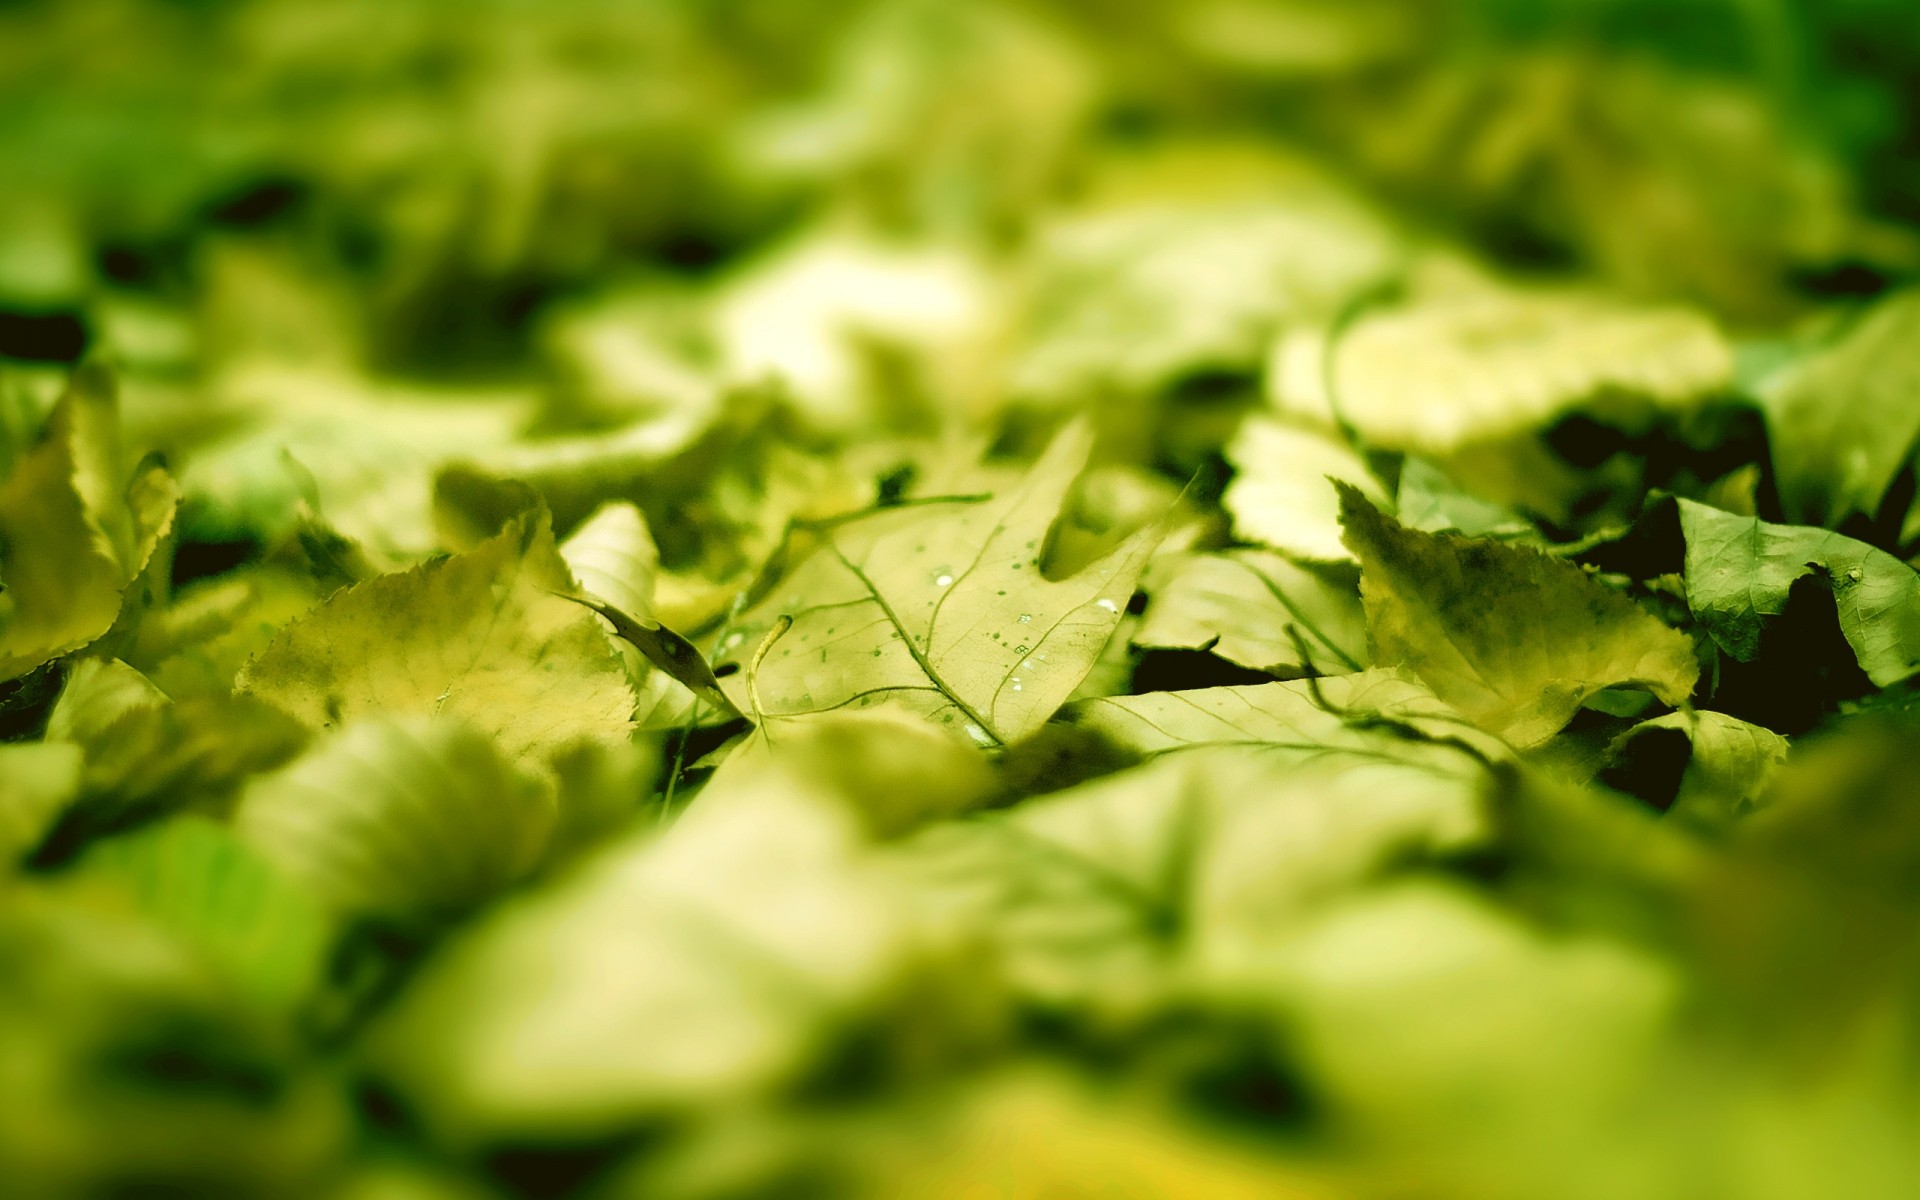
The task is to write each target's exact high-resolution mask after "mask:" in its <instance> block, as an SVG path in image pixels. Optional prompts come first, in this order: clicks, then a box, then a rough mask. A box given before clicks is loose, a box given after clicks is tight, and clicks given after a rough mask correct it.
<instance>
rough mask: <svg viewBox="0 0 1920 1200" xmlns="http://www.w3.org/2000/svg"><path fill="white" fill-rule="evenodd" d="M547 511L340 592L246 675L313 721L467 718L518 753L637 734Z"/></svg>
mask: <svg viewBox="0 0 1920 1200" xmlns="http://www.w3.org/2000/svg"><path fill="white" fill-rule="evenodd" d="M572 587H573V580H572V578H571V576H570V575H569V574H568V572H567V566H566V563H565V562H564V561H563V560H562V559H561V558H560V555H559V553H558V552H557V551H556V550H555V549H554V544H553V534H552V531H551V530H550V528H549V527H548V524H547V516H546V513H545V512H544V511H538V510H536V511H534V512H529V513H525V514H522V515H521V516H519V517H516V518H514V520H512V521H511V522H509V523H508V525H507V527H506V528H505V529H504V530H502V531H501V532H500V533H499V534H498V535H497V536H495V537H493V538H490V539H488V540H487V541H485V542H482V543H481V544H480V545H479V546H477V547H475V548H474V549H473V550H471V551H469V552H467V553H465V554H456V555H454V556H452V557H450V558H446V559H442V560H439V561H437V562H431V563H427V564H425V565H423V566H419V567H415V568H413V569H412V570H409V571H402V572H399V573H396V574H392V575H382V576H380V577H379V578H377V579H370V580H368V581H367V582H365V583H362V584H359V585H356V586H354V587H351V588H348V589H346V590H344V591H340V592H336V593H335V594H334V595H333V596H332V597H330V598H329V599H328V600H327V601H326V603H324V604H322V605H320V607H318V608H316V609H314V610H313V611H312V612H310V613H308V614H307V615H305V616H303V617H300V618H298V619H296V620H294V621H292V622H291V623H289V624H288V625H287V627H286V628H285V629H283V630H282V631H281V632H280V634H279V636H277V637H275V638H274V640H273V641H272V642H271V643H269V644H268V646H267V648H266V649H264V650H262V651H261V652H260V653H259V654H258V655H257V656H256V657H255V658H254V659H253V660H252V661H251V662H249V663H248V664H247V665H246V667H245V668H244V669H243V670H242V671H241V673H240V679H239V683H238V689H239V690H240V691H243V692H251V693H253V694H255V695H257V696H259V697H261V698H262V699H265V700H268V701H271V702H272V703H274V704H276V705H278V706H280V707H281V708H283V709H285V710H286V711H287V712H289V713H291V714H293V715H294V716H295V717H297V718H299V719H300V720H302V721H304V722H306V723H307V724H308V725H313V726H336V725H340V724H344V723H345V722H347V721H351V720H353V719H355V718H357V717H363V716H380V715H384V716H408V715H418V716H437V715H447V716H457V717H461V718H463V719H465V720H466V721H468V722H469V723H470V724H472V725H473V726H474V728H476V729H478V730H480V731H482V732H483V733H487V734H490V735H492V736H493V737H494V738H496V739H497V740H498V741H499V743H500V746H501V748H502V749H504V750H505V751H506V752H507V753H508V755H509V756H510V757H512V758H514V759H523V758H529V757H534V758H538V757H543V756H546V755H548V754H551V753H552V752H553V751H555V750H558V749H560V748H562V747H564V746H566V745H567V744H568V743H571V742H577V741H584V740H593V741H608V740H613V739H617V738H621V737H624V736H626V733H627V731H628V729H629V727H630V724H631V722H630V718H631V716H632V713H633V705H634V697H633V692H632V689H631V688H629V687H628V685H627V680H626V673H625V671H623V670H622V669H621V666H620V663H619V661H618V660H617V659H616V658H615V657H614V655H613V651H612V649H611V647H609V646H608V645H607V641H606V638H605V636H604V635H603V634H602V633H601V632H600V630H599V628H598V627H597V625H596V622H595V620H594V617H593V616H592V614H590V613H589V612H587V610H586V609H584V608H582V607H581V606H580V605H578V604H575V603H572V602H570V601H568V600H566V599H563V598H562V597H560V596H557V595H554V594H553V593H555V592H558V591H569V590H571V589H572Z"/></svg>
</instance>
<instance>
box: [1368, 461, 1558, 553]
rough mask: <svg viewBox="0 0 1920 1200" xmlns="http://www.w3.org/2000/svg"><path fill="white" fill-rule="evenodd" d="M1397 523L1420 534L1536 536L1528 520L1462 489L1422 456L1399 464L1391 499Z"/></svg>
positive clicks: (1502, 506)
mask: <svg viewBox="0 0 1920 1200" xmlns="http://www.w3.org/2000/svg"><path fill="white" fill-rule="evenodd" d="M1394 506H1395V508H1396V509H1397V511H1398V513H1399V516H1400V523H1401V524H1402V525H1405V526H1406V527H1407V528H1409V529H1418V530H1421V531H1422V532H1424V533H1446V532H1453V533H1460V534H1465V535H1466V536H1467V537H1499V538H1507V537H1526V536H1538V533H1537V531H1536V530H1535V529H1534V527H1533V524H1532V522H1530V521H1528V520H1527V519H1526V518H1525V517H1523V516H1521V515H1520V514H1519V513H1516V512H1514V511H1513V510H1512V509H1510V508H1507V507H1506V506H1505V505H1501V504H1495V503H1493V502H1492V501H1491V500H1482V499H1481V498H1480V497H1478V496H1475V495H1474V494H1473V493H1471V492H1469V491H1467V490H1466V489H1465V488H1462V487H1461V486H1460V485H1459V484H1457V483H1455V482H1454V481H1453V480H1452V479H1451V478H1449V477H1448V476H1447V474H1446V473H1445V472H1443V471H1442V470H1440V468H1438V467H1436V466H1434V465H1433V464H1432V463H1431V462H1428V461H1427V460H1426V459H1424V458H1420V457H1418V456H1412V457H1409V458H1408V459H1407V460H1406V461H1405V462H1404V463H1403V464H1402V465H1401V467H1400V488H1399V493H1398V495H1397V496H1396V497H1395V499H1394Z"/></svg>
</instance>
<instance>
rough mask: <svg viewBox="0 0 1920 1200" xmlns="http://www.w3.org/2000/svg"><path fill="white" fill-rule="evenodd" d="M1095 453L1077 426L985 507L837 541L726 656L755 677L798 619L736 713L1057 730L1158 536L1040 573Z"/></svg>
mask: <svg viewBox="0 0 1920 1200" xmlns="http://www.w3.org/2000/svg"><path fill="white" fill-rule="evenodd" d="M1092 448H1093V435H1092V433H1091V431H1090V430H1089V428H1088V427H1087V426H1086V425H1085V424H1084V423H1081V424H1076V425H1073V426H1070V427H1069V428H1067V429H1066V430H1065V431H1063V432H1062V433H1061V434H1060V435H1059V436H1058V437H1057V438H1055V439H1054V442H1053V444H1052V445H1051V446H1050V447H1049V448H1048V450H1047V452H1046V453H1045V454H1044V455H1043V456H1042V457H1041V459H1040V461H1039V462H1038V463H1036V464H1035V465H1034V467H1033V469H1032V470H1031V471H1030V472H1029V473H1028V474H1027V476H1026V477H1025V479H1024V480H1022V481H1021V483H1020V484H1019V485H1018V486H1016V487H1013V488H1011V489H1008V490H1007V491H1005V492H1003V493H1002V494H999V495H996V496H994V497H993V498H991V499H989V500H984V501H972V500H966V501H951V502H945V503H937V504H928V505H920V506H910V507H903V508H898V509H892V510H881V511H878V512H875V513H873V514H871V515H869V516H866V517H863V518H860V519H858V520H855V521H851V522H848V523H847V524H844V525H841V526H839V527H837V528H834V529H832V530H830V531H828V532H827V533H826V534H825V535H824V545H822V546H821V547H820V548H819V549H817V550H815V551H814V552H813V554H812V555H811V556H809V557H808V558H807V559H806V560H804V561H803V562H802V563H801V564H800V566H799V567H798V568H797V569H796V570H795V571H794V572H793V573H792V574H791V575H789V576H788V577H787V578H785V579H783V580H781V581H780V582H779V583H777V584H776V585H774V587H773V590H772V594H771V595H769V596H768V597H767V599H766V600H764V601H763V602H761V603H760V604H759V605H757V606H755V607H754V608H753V609H751V610H750V611H749V612H747V613H746V614H744V615H743V616H742V617H741V619H740V621H739V622H738V623H737V626H736V632H735V635H734V637H733V638H732V639H730V642H731V644H730V645H728V646H724V647H722V656H721V661H722V662H734V663H737V664H739V665H741V666H742V667H744V666H745V665H746V661H745V659H746V658H747V657H748V656H750V655H752V654H753V652H754V651H755V649H756V648H757V647H759V645H760V642H761V641H762V640H763V639H764V638H765V637H766V636H767V635H768V634H769V633H771V632H773V631H774V630H775V629H776V627H777V626H778V625H779V623H780V621H781V619H782V618H783V617H790V618H792V624H791V626H790V627H787V628H786V629H785V631H784V632H782V633H780V634H779V636H778V638H777V640H776V641H774V642H773V643H772V644H771V646H770V647H769V648H768V650H767V653H766V654H765V655H764V657H762V658H761V659H760V660H759V666H758V670H757V671H756V672H755V673H754V678H753V680H752V683H753V688H752V689H751V691H752V695H749V689H748V687H747V685H746V683H745V682H742V683H741V684H739V686H737V687H736V688H735V690H734V691H733V693H732V694H733V695H734V698H735V703H736V704H738V705H740V707H741V708H742V709H744V710H746V711H749V712H759V713H764V714H765V715H766V716H767V717H769V718H779V717H789V716H803V715H806V714H809V713H819V712H827V711H831V710H835V709H840V708H864V707H868V706H870V705H875V704H887V705H897V706H900V707H904V708H907V709H910V710H912V711H914V712H918V713H921V714H923V715H926V716H929V717H931V718H933V719H934V720H936V721H938V722H940V723H941V724H945V725H955V726H958V727H960V728H962V729H964V731H965V732H966V734H967V735H968V736H969V737H970V738H972V739H973V740H975V741H976V742H979V743H981V744H982V745H989V746H991V745H1000V744H1003V743H1006V742H1010V741H1015V740H1018V739H1019V738H1022V737H1024V736H1026V735H1027V734H1030V733H1032V732H1033V731H1034V730H1036V729H1038V728H1039V727H1040V726H1041V725H1043V724H1045V722H1046V720H1047V718H1048V717H1051V716H1052V715H1053V713H1054V712H1055V710H1057V709H1058V708H1059V707H1060V705H1061V704H1062V703H1063V702H1064V701H1065V700H1066V699H1067V697H1068V696H1070V695H1072V694H1073V690H1074V688H1076V687H1077V686H1079V684H1080V681H1081V680H1082V679H1084V678H1086V675H1087V672H1088V670H1089V669H1090V668H1091V667H1092V666H1093V663H1094V660H1095V659H1096V658H1097V657H1098V656H1099V653H1100V650H1101V647H1103V646H1104V645H1105V644H1106V642H1107V639H1108V638H1109V637H1110V636H1111V635H1112V633H1113V631H1114V629H1115V628H1116V627H1117V626H1118V625H1119V623H1120V617H1121V614H1122V613H1124V612H1125V611H1126V608H1127V603H1128V601H1129V599H1130V598H1131V597H1132V594H1133V589H1134V583H1135V581H1136V580H1137V579H1138V578H1139V576H1140V571H1141V569H1142V567H1144V566H1145V564H1146V560H1147V556H1148V555H1149V554H1150V553H1152V550H1153V547H1154V545H1155V543H1156V542H1157V541H1158V540H1159V537H1160V530H1159V528H1158V527H1157V526H1149V527H1148V528H1146V529H1143V530H1141V531H1139V532H1137V533H1135V534H1133V535H1131V536H1130V537H1128V538H1127V539H1126V540H1125V541H1124V542H1122V543H1121V544H1120V545H1119V546H1118V547H1116V548H1115V549H1114V550H1112V551H1110V552H1109V553H1108V554H1106V555H1105V556H1104V557H1102V558H1100V559H1098V560H1097V561H1095V562H1093V563H1091V564H1089V565H1088V566H1086V567H1085V568H1083V569H1082V570H1080V571H1079V572H1078V573H1077V574H1074V575H1071V576H1068V577H1067V578H1065V579H1059V580H1054V579H1048V578H1047V577H1046V576H1045V575H1044V574H1043V573H1042V570H1041V563H1042V561H1043V554H1044V552H1043V547H1044V546H1045V545H1046V542H1047V534H1048V529H1049V527H1050V526H1051V525H1052V523H1053V520H1054V517H1055V516H1056V514H1058V512H1059V511H1060V505H1061V502H1062V500H1063V498H1064V497H1065V496H1066V494H1067V491H1068V489H1069V488H1070V487H1071V486H1072V485H1073V482H1074V479H1075V477H1076V476H1078V475H1079V473H1080V471H1081V469H1082V468H1083V467H1084V466H1085V465H1086V462H1087V457H1088V455H1089V453H1090V452H1091V451H1092ZM744 675H745V672H744V671H743V672H742V674H741V675H736V676H734V677H733V679H742V677H743V676H744ZM732 683H733V680H731V679H730V680H729V684H730V685H732Z"/></svg>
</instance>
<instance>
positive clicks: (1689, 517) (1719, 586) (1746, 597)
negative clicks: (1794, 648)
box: [1678, 500, 1920, 687]
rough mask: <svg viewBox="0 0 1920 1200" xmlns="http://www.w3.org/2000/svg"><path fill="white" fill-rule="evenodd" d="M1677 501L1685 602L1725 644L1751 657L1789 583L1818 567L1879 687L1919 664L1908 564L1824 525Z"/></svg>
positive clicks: (1916, 578)
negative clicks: (1786, 521) (1817, 526)
mask: <svg viewBox="0 0 1920 1200" xmlns="http://www.w3.org/2000/svg"><path fill="white" fill-rule="evenodd" d="M1678 503H1679V506H1680V530H1681V533H1682V535H1683V536H1685V538H1686V541H1687V558H1686V580H1687V604H1688V606H1689V607H1691V608H1692V609H1693V615H1694V617H1695V619H1697V620H1698V621H1699V622H1700V624H1701V625H1703V626H1705V627H1706V630H1707V632H1708V633H1710V634H1712V635H1713V640H1714V641H1715V642H1716V643H1718V644H1719V646H1720V648H1721V649H1722V650H1725V651H1726V652H1727V653H1728V654H1730V655H1732V656H1733V657H1734V658H1736V659H1738V660H1740V661H1741V662H1751V661H1752V660H1753V659H1754V658H1755V657H1756V656H1758V655H1759V653H1760V635H1761V631H1762V629H1763V628H1764V627H1765V625H1766V622H1767V620H1768V618H1770V617H1777V616H1779V615H1781V614H1782V613H1784V612H1786V611H1787V599H1788V596H1789V594H1790V593H1791V592H1792V590H1793V585H1794V584H1795V583H1796V582H1797V581H1799V580H1801V579H1803V578H1805V577H1807V576H1810V575H1815V574H1818V575H1820V576H1821V577H1822V578H1823V579H1824V580H1825V582H1826V583H1827V584H1828V586H1830V587H1832V589H1833V599H1834V605H1835V607H1836V609H1837V610H1838V614H1839V618H1840V632H1841V633H1842V634H1843V635H1845V637H1846V639H1847V644H1848V645H1850V646H1852V647H1853V653H1854V657H1855V658H1856V659H1857V660H1858V661H1859V663H1860V669H1861V670H1862V671H1865V672H1866V673H1867V677H1868V678H1869V679H1871V680H1873V682H1874V683H1875V684H1876V685H1878V686H1880V687H1886V686H1888V685H1890V684H1894V683H1898V682H1900V681H1901V680H1903V679H1906V678H1908V677H1909V676H1911V675H1912V674H1913V673H1914V672H1915V671H1920V573H1916V572H1915V571H1914V569H1913V568H1912V567H1909V566H1908V565H1907V564H1905V563H1903V562H1901V561H1900V560H1899V559H1897V558H1895V557H1894V556H1893V555H1891V554H1888V553H1887V552H1886V551H1884V550H1876V549H1875V548H1873V547H1872V546H1869V545H1867V544H1866V543H1865V542H1858V541H1855V540H1854V539H1852V538H1850V537H1842V536H1840V535H1839V534H1837V533H1833V532H1831V531H1830V530H1826V529H1814V528H1812V527H1810V526H1804V525H1773V524H1769V523H1768V522H1765V521H1761V520H1758V519H1756V518H1753V517H1742V516H1737V515H1735V514H1733V513H1730V512H1722V511H1721V510H1720V509H1717V508H1713V507H1710V506H1708V505H1705V504H1699V503H1696V502H1694V501H1692V500H1681V501H1678Z"/></svg>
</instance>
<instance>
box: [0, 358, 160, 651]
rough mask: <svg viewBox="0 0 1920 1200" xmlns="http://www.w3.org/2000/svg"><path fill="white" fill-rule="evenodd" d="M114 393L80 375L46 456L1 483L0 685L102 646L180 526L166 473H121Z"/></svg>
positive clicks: (51, 422) (91, 373)
mask: <svg viewBox="0 0 1920 1200" xmlns="http://www.w3.org/2000/svg"><path fill="white" fill-rule="evenodd" d="M117 422H118V417H117V412H116V407H115V401H114V395H113V388H112V383H111V381H110V380H108V379H107V378H106V377H105V376H104V374H102V373H100V372H98V371H97V370H95V369H87V370H83V371H80V372H77V373H76V374H75V376H74V378H73V380H72V382H71V383H70V385H69V386H68V389H67V391H66V393H65V394H64V395H63V396H62V397H61V398H60V401H59V403H57V404H56V405H55V406H54V410H53V413H52V415H51V416H50V417H49V418H48V420H47V427H46V430H45V432H44V434H43V436H42V440H41V442H40V444H39V445H38V446H36V447H35V448H34V449H33V450H31V451H30V452H28V453H27V454H26V455H25V456H24V457H23V458H21V459H20V460H19V461H18V462H16V463H15V465H14V469H13V473H12V474H11V475H9V476H8V477H7V478H6V480H5V481H4V482H0V680H7V679H13V678H16V677H17V676H20V675H24V674H26V673H27V672H28V671H30V670H32V669H33V668H35V667H37V666H39V665H40V664H41V663H43V662H46V661H47V660H48V659H51V658H56V657H58V656H60V655H62V654H65V653H68V652H69V651H72V650H77V649H79V648H80V647H82V646H85V645H87V644H88V643H89V642H92V641H94V640H95V639H97V638H99V637H100V636H102V635H103V634H105V633H106V632H107V631H108V630H109V629H110V628H112V626H113V623H114V620H115V618H117V617H118V616H119V615H120V608H121V595H122V593H123V592H124V591H125V590H126V589H127V586H128V585H129V584H130V583H132V582H133V580H134V579H135V578H136V577H137V576H138V575H139V574H140V573H141V571H142V570H144V569H145V567H146V565H147V561H148V559H149V558H151V557H152V555H153V551H154V548H155V547H156V546H157V545H158V544H159V541H160V539H161V538H162V537H163V536H164V535H165V533H166V531H167V529H168V527H170V525H171V523H172V520H173V509H174V500H175V494H174V491H173V488H172V484H171V482H170V481H169V480H168V479H167V476H166V474H165V472H164V471H162V470H160V469H159V468H158V467H148V468H145V469H143V470H142V471H141V473H140V474H139V476H138V477H136V478H135V480H134V481H133V484H132V485H131V488H129V487H128V486H127V485H126V481H125V478H124V476H122V475H121V474H120V472H119V468H118V464H117V456H118V444H117Z"/></svg>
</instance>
